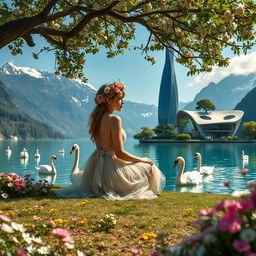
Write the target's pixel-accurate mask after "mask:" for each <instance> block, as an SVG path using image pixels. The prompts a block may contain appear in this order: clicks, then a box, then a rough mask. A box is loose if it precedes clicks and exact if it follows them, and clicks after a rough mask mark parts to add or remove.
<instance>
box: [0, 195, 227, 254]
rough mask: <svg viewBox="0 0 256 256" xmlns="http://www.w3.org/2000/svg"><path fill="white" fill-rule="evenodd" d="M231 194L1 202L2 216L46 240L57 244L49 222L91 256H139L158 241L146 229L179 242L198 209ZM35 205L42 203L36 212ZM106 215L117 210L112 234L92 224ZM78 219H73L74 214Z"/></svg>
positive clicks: (191, 227) (185, 234) (42, 199)
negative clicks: (66, 231)
mask: <svg viewBox="0 0 256 256" xmlns="http://www.w3.org/2000/svg"><path fill="white" fill-rule="evenodd" d="M227 198H230V196H229V195H215V194H195V193H179V192H163V193H162V194H161V196H160V197H159V198H158V199H156V200H134V201H107V200H104V199H96V198H94V199H60V198H56V197H54V196H52V197H49V198H40V199H33V198H24V199H13V200H11V199H10V200H8V201H6V202H1V203H0V211H1V213H2V214H9V215H11V217H12V219H13V220H14V221H15V222H19V223H24V224H25V225H26V226H27V227H28V229H29V230H34V229H36V230H37V234H38V235H40V236H42V237H43V238H44V240H46V241H48V242H49V243H53V242H54V241H53V240H52V236H50V234H49V228H47V227H45V225H46V226H47V225H49V224H48V223H49V220H55V222H57V223H58V226H60V227H65V228H69V229H70V230H71V232H72V234H73V237H74V239H75V242H76V246H77V247H78V248H79V249H80V250H83V251H84V252H87V253H89V254H91V255H110V256H115V255H131V252H130V250H131V248H138V249H139V250H140V252H141V255H150V253H152V251H153V248H154V245H155V239H154V238H150V239H148V240H144V239H142V234H143V233H157V232H160V231H164V232H167V233H168V234H169V235H168V238H167V240H168V243H169V244H170V245H174V244H176V243H177V242H178V241H179V240H180V239H182V238H183V237H184V236H187V235H190V234H192V233H193V232H196V231H197V227H196V226H194V225H193V224H192V223H193V221H194V220H195V219H196V218H197V212H198V211H199V210H200V209H205V208H211V207H213V206H214V205H215V204H216V203H217V202H218V201H220V200H223V199H227ZM35 206H43V207H44V208H43V209H41V210H38V209H36V208H35ZM106 213H113V214H114V215H115V217H116V219H117V225H116V227H115V228H114V229H113V230H112V231H111V232H95V229H94V224H95V223H96V222H97V221H99V220H100V219H101V218H102V217H103V216H104V215H105V214H106ZM72 217H73V218H74V217H75V218H78V221H72V220H71V218H72Z"/></svg>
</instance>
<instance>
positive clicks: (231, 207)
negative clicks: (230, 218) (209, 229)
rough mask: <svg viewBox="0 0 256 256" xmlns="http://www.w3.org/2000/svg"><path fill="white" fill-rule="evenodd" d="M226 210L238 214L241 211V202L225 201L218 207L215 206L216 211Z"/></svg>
mask: <svg viewBox="0 0 256 256" xmlns="http://www.w3.org/2000/svg"><path fill="white" fill-rule="evenodd" d="M223 208H224V209H226V210H228V211H229V212H236V211H239V210H240V209H241V205H240V203H239V201H235V200H223V201H220V202H219V203H218V204H217V205H216V206H215V210H216V211H220V210H222V209H223Z"/></svg>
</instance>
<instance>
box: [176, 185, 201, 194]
mask: <svg viewBox="0 0 256 256" xmlns="http://www.w3.org/2000/svg"><path fill="white" fill-rule="evenodd" d="M175 191H177V192H192V193H202V192H203V185H202V184H199V185H196V186H176V188H175Z"/></svg>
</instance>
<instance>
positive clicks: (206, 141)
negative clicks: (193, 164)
mask: <svg viewBox="0 0 256 256" xmlns="http://www.w3.org/2000/svg"><path fill="white" fill-rule="evenodd" d="M139 142H140V143H256V140H169V139H155V140H139Z"/></svg>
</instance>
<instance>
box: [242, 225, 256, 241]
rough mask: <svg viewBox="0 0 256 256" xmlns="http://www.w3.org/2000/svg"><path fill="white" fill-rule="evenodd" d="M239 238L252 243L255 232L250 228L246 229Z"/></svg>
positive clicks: (255, 236) (255, 235)
mask: <svg viewBox="0 0 256 256" xmlns="http://www.w3.org/2000/svg"><path fill="white" fill-rule="evenodd" d="M240 237H241V239H242V240H244V241H247V242H252V241H253V240H254V239H255V238H256V232H255V231H254V230H253V229H252V228H247V229H244V230H243V231H242V232H241V234H240Z"/></svg>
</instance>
